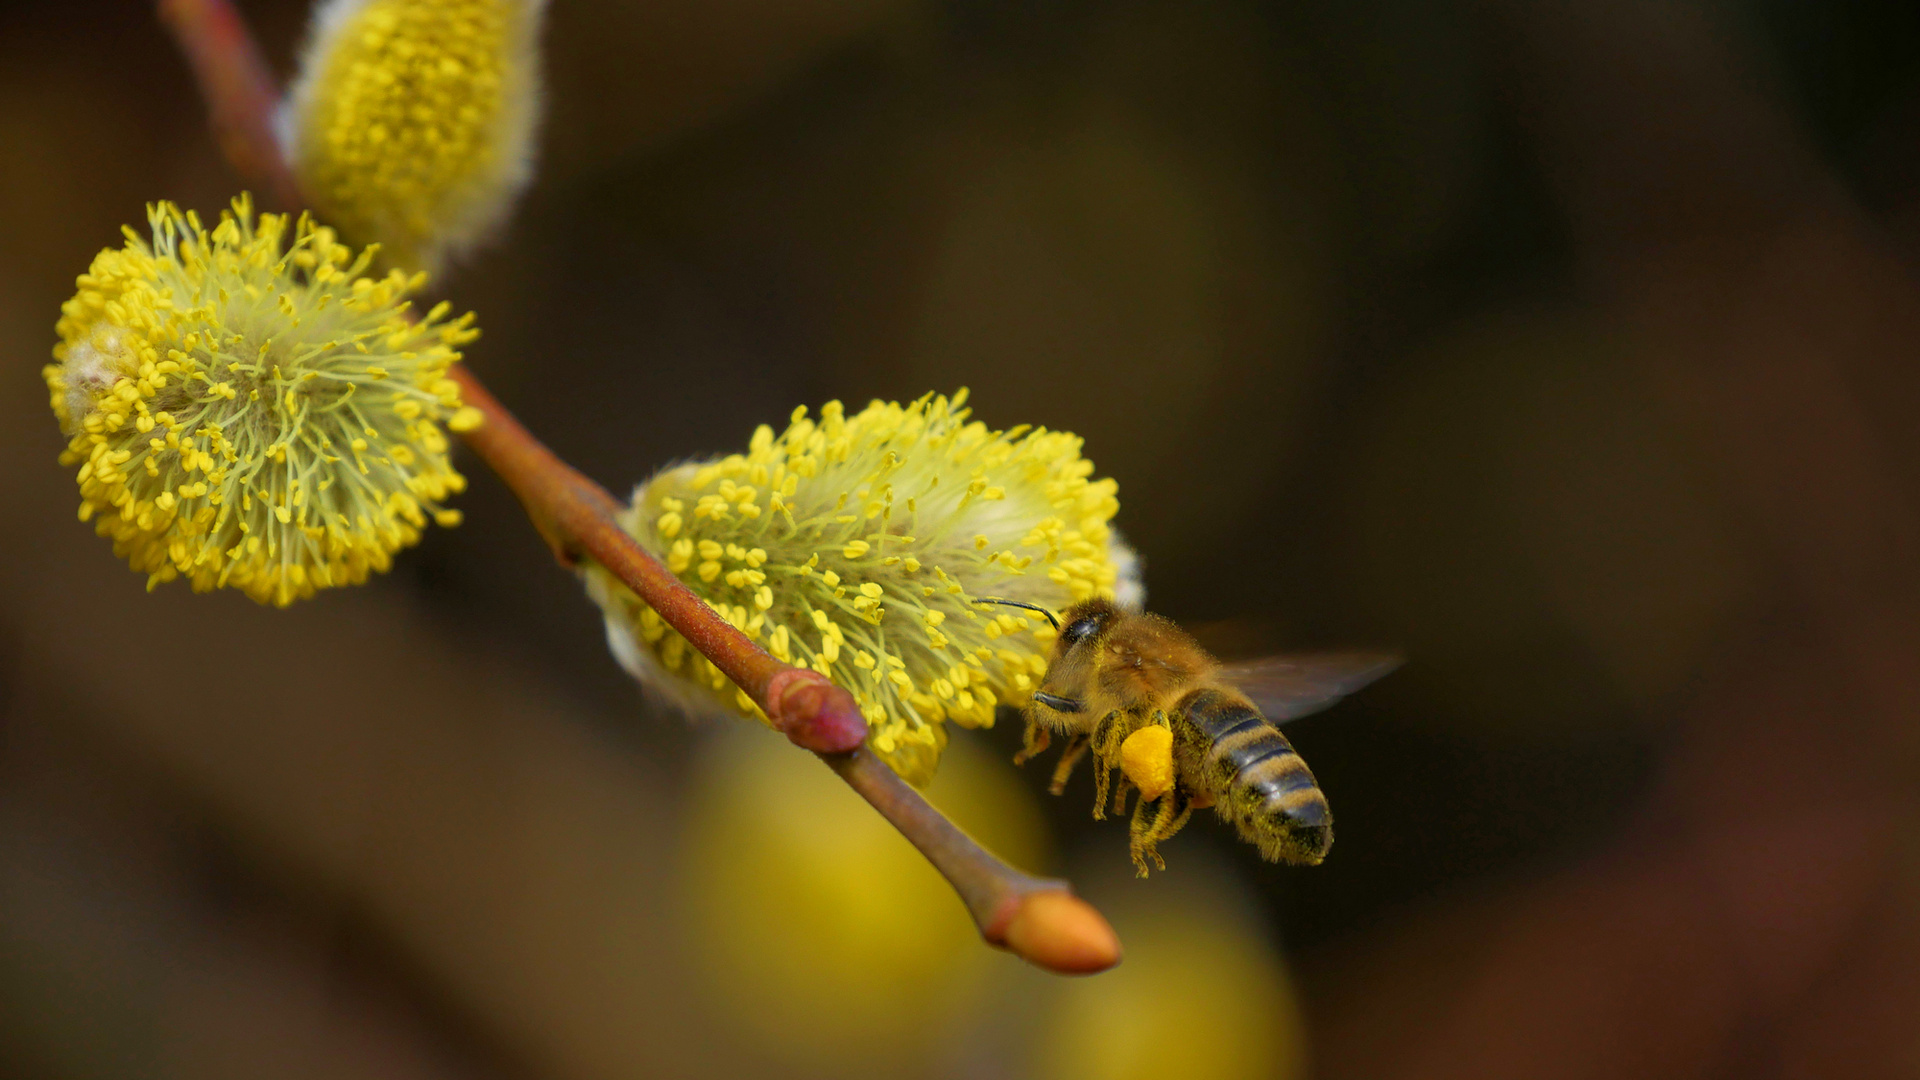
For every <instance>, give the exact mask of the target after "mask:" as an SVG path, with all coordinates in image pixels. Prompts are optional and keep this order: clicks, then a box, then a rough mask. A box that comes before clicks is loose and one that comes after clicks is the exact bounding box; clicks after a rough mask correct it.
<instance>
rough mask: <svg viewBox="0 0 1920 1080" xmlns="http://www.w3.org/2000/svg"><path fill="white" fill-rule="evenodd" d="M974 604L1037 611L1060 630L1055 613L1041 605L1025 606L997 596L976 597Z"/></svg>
mask: <svg viewBox="0 0 1920 1080" xmlns="http://www.w3.org/2000/svg"><path fill="white" fill-rule="evenodd" d="M973 602H974V603H976V604H1000V605H1001V606H1003V607H1017V608H1026V609H1027V610H1028V611H1037V612H1039V613H1040V614H1042V615H1045V616H1046V617H1047V621H1048V622H1050V623H1052V624H1053V628H1054V629H1055V630H1058V629H1060V620H1059V619H1056V618H1054V617H1053V612H1051V611H1048V610H1047V609H1046V608H1043V607H1041V606H1040V605H1039V604H1024V603H1021V602H1020V601H1018V600H1002V599H1001V598H999V597H997V596H981V597H976V598H975V599H974V601H973Z"/></svg>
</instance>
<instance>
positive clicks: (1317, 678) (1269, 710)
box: [1220, 652, 1401, 724]
mask: <svg viewBox="0 0 1920 1080" xmlns="http://www.w3.org/2000/svg"><path fill="white" fill-rule="evenodd" d="M1400 662H1401V658H1400V657H1399V656H1397V655H1395V654H1393V653H1379V652H1340V653H1307V654H1302V655H1289V656H1263V657H1260V658H1258V659H1254V660H1240V661H1236V662H1235V663H1231V664H1223V665H1222V666H1221V668H1220V677H1221V678H1222V679H1224V680H1226V681H1227V682H1229V683H1232V684H1233V685H1234V686H1235V687H1238V688H1239V690H1240V692H1241V693H1243V694H1245V695H1247V697H1248V698H1249V699H1251V700H1252V701H1253V703H1254V704H1255V705H1257V706H1259V707H1260V711H1261V712H1263V713H1265V714H1267V719H1268V720H1271V721H1273V722H1274V723H1275V724H1284V723H1286V722H1287V721H1289V720H1294V719H1298V718H1299V717H1302V716H1306V715H1308V714H1309V713H1317V712H1319V711H1320V710H1321V709H1324V708H1327V707H1328V706H1330V705H1332V704H1333V703H1334V702H1336V701H1339V700H1340V699H1341V698H1343V697H1346V696H1347V695H1348V694H1351V693H1353V692H1354V691H1355V690H1358V689H1360V688H1361V687H1363V686H1365V685H1367V684H1368V683H1370V682H1372V681H1373V680H1375V679H1378V678H1379V677H1380V676H1382V675H1385V674H1386V673H1387V672H1389V671H1392V670H1393V669H1394V668H1397V667H1399V666H1400Z"/></svg>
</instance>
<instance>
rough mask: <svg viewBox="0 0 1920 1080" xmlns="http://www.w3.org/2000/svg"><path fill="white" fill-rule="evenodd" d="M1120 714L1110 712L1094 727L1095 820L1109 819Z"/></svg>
mask: <svg viewBox="0 0 1920 1080" xmlns="http://www.w3.org/2000/svg"><path fill="white" fill-rule="evenodd" d="M1119 721H1120V714H1119V713H1118V712H1111V713H1108V714H1107V715H1106V716H1103V717H1101V718H1100V722H1099V723H1098V724H1096V725H1094V728H1093V739H1092V746H1093V754H1094V768H1093V820H1095V821H1105V820H1107V789H1108V788H1109V787H1110V786H1112V783H1113V768H1114V760H1113V757H1114V754H1113V751H1114V741H1115V740H1114V735H1115V734H1116V733H1117V732H1118V731H1119V728H1120V723H1119Z"/></svg>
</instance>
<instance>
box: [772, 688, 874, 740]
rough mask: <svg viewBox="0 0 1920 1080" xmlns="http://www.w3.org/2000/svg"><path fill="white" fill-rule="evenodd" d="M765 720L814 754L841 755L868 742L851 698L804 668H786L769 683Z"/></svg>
mask: <svg viewBox="0 0 1920 1080" xmlns="http://www.w3.org/2000/svg"><path fill="white" fill-rule="evenodd" d="M767 719H769V720H771V721H773V726H774V729H775V730H777V731H779V732H780V734H782V735H785V736H786V737H787V738H788V739H789V740H791V741H792V742H793V744H794V745H795V746H798V747H800V748H801V749H803V750H811V751H813V752H814V753H816V754H844V753H847V752H849V751H852V750H858V749H860V746H861V744H862V743H864V742H866V741H867V720H866V718H865V717H863V716H861V715H860V708H859V706H858V705H856V704H855V703H854V700H853V695H852V694H849V693H847V692H846V691H845V690H843V689H841V688H840V687H838V686H835V685H833V683H832V682H830V681H828V679H827V677H826V676H825V675H822V674H820V673H819V672H817V671H812V670H809V669H807V668H786V669H784V670H782V671H780V672H778V673H776V674H775V675H774V676H773V678H772V679H771V680H770V681H768V683H767Z"/></svg>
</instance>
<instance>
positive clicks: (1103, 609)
mask: <svg viewBox="0 0 1920 1080" xmlns="http://www.w3.org/2000/svg"><path fill="white" fill-rule="evenodd" d="M975 602H976V603H981V604H1002V605H1005V606H1007V607H1019V608H1026V609H1027V610H1029V611H1037V612H1039V613H1040V614H1042V615H1045V616H1046V617H1047V621H1048V622H1050V623H1052V624H1053V628H1054V630H1056V631H1058V633H1059V636H1058V637H1057V638H1056V639H1055V640H1054V645H1053V659H1052V660H1051V661H1050V662H1049V664H1048V666H1047V674H1046V677H1045V678H1044V679H1042V680H1041V685H1040V688H1039V689H1038V690H1036V691H1034V694H1033V702H1034V704H1035V705H1037V706H1043V707H1045V708H1046V709H1049V710H1051V711H1053V712H1055V713H1077V712H1080V711H1082V710H1083V709H1084V708H1085V707H1086V690H1087V688H1088V686H1089V685H1090V684H1091V682H1092V679H1093V656H1094V654H1095V653H1096V652H1097V651H1098V648H1099V641H1100V638H1101V637H1102V636H1103V635H1104V634H1105V633H1106V631H1107V630H1108V629H1109V628H1111V627H1112V625H1113V623H1114V621H1115V620H1116V619H1118V618H1119V617H1120V609H1119V608H1117V607H1115V606H1114V604H1113V601H1111V600H1097V599H1096V600H1085V601H1082V602H1080V603H1078V604H1075V605H1073V606H1072V607H1070V608H1068V609H1067V610H1066V611H1065V612H1064V613H1063V614H1062V615H1061V616H1060V617H1059V618H1055V617H1054V614H1053V612H1051V611H1048V610H1047V609H1045V608H1043V607H1037V606H1035V605H1033V604H1027V603H1022V602H1020V601H1017V600H1000V599H993V598H988V597H982V598H980V599H979V600H977V601H975Z"/></svg>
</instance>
